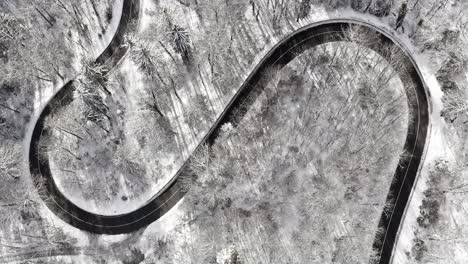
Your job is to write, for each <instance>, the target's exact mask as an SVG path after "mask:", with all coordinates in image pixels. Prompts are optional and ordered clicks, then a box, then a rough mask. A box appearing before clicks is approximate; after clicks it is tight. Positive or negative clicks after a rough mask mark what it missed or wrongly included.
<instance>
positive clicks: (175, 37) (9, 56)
mask: <svg viewBox="0 0 468 264" xmlns="http://www.w3.org/2000/svg"><path fill="white" fill-rule="evenodd" d="M148 1H149V2H151V3H152V4H153V6H154V8H153V9H149V10H146V12H145V14H146V15H148V16H149V17H150V18H151V19H150V21H151V22H150V25H149V26H148V27H146V29H144V30H143V31H142V32H139V33H135V34H129V35H128V36H127V37H126V45H128V46H129V47H130V50H129V53H128V55H127V57H126V58H125V60H124V61H123V62H122V64H123V65H129V66H128V67H127V68H132V69H134V70H131V71H130V70H128V69H123V70H115V71H113V72H112V73H111V74H110V75H109V76H107V77H105V78H103V73H102V70H103V69H101V68H99V66H97V65H94V64H93V63H92V61H93V60H94V58H95V57H96V56H97V54H93V51H92V46H93V45H94V43H95V42H96V41H97V40H99V38H101V37H102V34H103V32H104V31H105V30H107V27H108V24H109V23H110V20H111V19H112V16H113V15H112V9H111V8H110V5H111V4H112V1H108V0H87V1H82V2H81V1H80V3H78V2H74V1H65V0H41V1H29V0H28V1H16V0H6V1H2V2H1V3H0V71H1V72H2V74H1V75H0V109H1V110H0V180H1V181H2V185H1V186H0V216H1V219H2V220H3V221H2V222H4V223H5V224H4V225H2V229H1V230H2V232H1V238H2V242H1V244H0V248H1V249H2V251H1V252H2V254H3V253H5V254H7V253H13V252H20V251H21V250H37V251H41V250H44V248H45V249H54V248H59V249H63V248H70V245H72V244H73V243H74V242H75V240H74V239H75V238H72V237H71V236H69V235H68V234H66V233H64V231H63V230H62V229H61V227H56V226H54V225H53V224H52V223H51V222H50V221H49V220H47V219H45V218H44V217H43V213H42V212H41V209H42V208H43V206H42V204H43V202H42V201H41V200H40V199H39V197H38V191H39V192H40V191H41V190H42V187H41V186H40V185H41V184H38V185H39V186H34V184H33V183H32V181H31V180H30V178H29V174H28V172H27V167H28V166H27V164H25V162H23V139H24V136H25V133H26V127H27V124H28V123H29V121H30V119H31V118H32V116H33V115H34V114H35V113H34V111H35V108H37V104H38V102H39V101H41V100H43V97H44V96H46V94H48V93H50V90H51V89H52V88H53V87H54V86H57V85H59V84H60V83H61V82H63V81H64V80H67V79H69V78H74V76H75V75H76V74H78V73H81V75H80V76H79V77H78V78H77V82H76V83H77V85H76V86H75V90H74V91H73V95H72V96H73V98H74V101H73V103H71V104H69V105H67V106H65V107H64V108H63V111H59V112H56V113H54V115H52V116H50V118H49V119H48V128H49V129H51V130H52V131H54V133H53V136H54V137H53V138H51V139H50V140H45V141H44V142H42V145H43V152H44V154H45V155H48V157H49V158H50V160H51V161H52V167H53V168H54V170H55V171H54V173H57V175H59V176H60V177H62V178H64V179H66V180H67V181H68V182H67V183H66V185H64V186H65V188H66V189H67V190H73V191H76V192H79V191H81V192H82V196H83V197H84V198H85V199H96V200H99V201H112V199H119V200H124V199H132V198H136V197H131V194H133V195H138V194H139V193H136V192H135V191H134V190H148V189H150V187H151V184H153V183H154V182H156V181H158V180H160V181H161V182H162V180H161V178H160V177H161V175H165V174H170V173H171V172H172V171H174V170H176V169H177V166H178V165H180V164H181V163H182V162H183V160H184V159H185V158H186V157H187V156H188V155H189V154H190V152H191V150H193V149H194V146H195V145H196V142H198V141H199V139H200V138H201V137H202V136H203V134H204V132H205V131H207V130H208V129H209V127H210V126H211V124H212V122H213V120H214V119H215V118H216V116H217V114H218V113H219V112H220V111H221V110H222V109H223V107H224V105H225V104H226V102H228V101H229V99H230V97H231V96H232V94H233V93H234V92H235V90H236V89H237V88H238V87H239V86H240V85H241V84H242V81H243V80H244V79H245V75H246V74H248V73H249V72H250V71H251V70H252V69H253V67H254V66H255V62H256V61H257V60H258V58H257V57H256V56H257V55H258V54H264V52H265V47H271V46H272V45H273V44H274V43H275V42H276V40H278V39H281V37H283V36H284V35H285V34H287V33H289V32H291V31H292V30H293V29H296V28H298V27H299V26H298V24H296V23H302V24H307V23H308V22H307V21H309V19H310V17H311V14H313V13H314V12H318V10H319V9H320V8H324V9H325V10H327V11H330V12H331V13H332V12H334V11H335V10H348V11H349V10H354V11H355V12H356V13H357V14H365V15H370V16H372V17H377V18H379V19H382V21H384V22H385V23H388V25H389V26H390V27H392V28H394V29H395V30H396V31H397V32H399V33H401V34H404V35H405V36H407V37H409V38H410V40H411V42H412V44H413V45H414V52H417V53H419V54H422V55H425V56H428V57H430V58H431V63H430V64H431V65H430V68H431V70H432V71H433V72H434V73H435V75H436V79H437V81H438V83H439V84H440V86H441V88H442V91H443V93H444V94H443V98H442V102H443V107H444V109H443V111H442V112H441V114H442V117H443V118H444V120H445V122H446V123H447V125H448V126H449V127H452V128H453V131H452V132H450V133H453V134H450V137H451V144H452V145H455V146H458V147H455V149H454V151H455V152H457V153H467V152H466V138H467V135H468V134H467V125H466V124H467V122H466V121H467V120H468V117H467V109H468V103H467V92H466V87H467V84H466V77H465V74H466V63H467V55H468V54H467V51H466V49H464V47H465V44H466V43H467V39H466V38H467V34H466V33H467V32H466V23H467V22H468V20H467V16H466V15H465V13H466V12H468V6H467V3H464V2H463V1H458V0H443V1H439V0H429V1H419V0H409V1H400V0H391V1H386V0H370V1H366V0H364V1H360V0H349V1H342V0H330V1H327V0H323V1H322V0H302V1H292V0H290V1H288V0H258V1H256V0H255V1H247V0H245V1H234V2H229V1H208V0H206V1H205V0H179V1H156V0H148ZM192 16H193V17H196V19H195V18H194V19H187V18H188V17H192ZM100 35H101V37H100ZM214 40H215V41H214ZM345 47H348V48H345ZM51 51H54V52H51ZM335 52H336V54H340V55H342V56H336V54H334V53H335ZM353 52H354V53H353ZM361 52H362V53H364V52H363V51H362V48H360V47H359V46H356V45H350V44H343V43H341V44H337V45H324V47H322V48H320V49H316V50H313V51H309V52H308V53H307V54H303V55H301V56H300V57H298V58H297V59H296V60H295V61H294V62H293V63H292V64H291V65H288V66H287V67H286V68H285V69H284V70H283V71H282V72H280V73H275V72H272V73H271V75H272V77H271V78H272V81H271V82H270V84H268V86H267V87H266V89H265V92H264V93H263V94H262V95H261V96H260V97H259V98H258V99H257V101H258V102H256V104H255V106H254V108H253V109H252V111H251V112H249V113H248V114H247V116H246V118H245V120H243V121H242V122H241V123H240V124H239V125H238V126H232V127H230V126H226V127H225V130H224V132H223V134H222V135H221V138H220V139H219V140H218V142H217V143H216V144H215V146H214V147H213V148H212V149H206V153H199V154H198V156H199V160H198V161H199V163H198V166H197V167H196V168H194V169H195V170H196V171H197V172H198V175H199V177H198V178H196V179H187V184H190V186H192V188H191V191H190V193H189V195H188V196H187V199H186V202H185V203H184V206H183V208H184V210H186V211H187V215H186V218H185V219H183V221H182V222H181V224H180V228H179V229H178V230H179V231H180V233H178V234H175V235H173V236H172V237H169V238H167V239H161V240H158V239H157V240H154V241H153V242H151V245H152V247H153V248H154V250H153V252H152V253H150V254H148V253H145V254H143V253H142V252H141V251H139V250H137V249H134V250H130V249H127V250H122V252H121V254H126V257H125V259H124V260H125V262H123V263H140V262H141V261H142V260H143V259H144V258H145V255H146V256H148V257H147V261H148V263H151V261H152V262H155V263H159V262H162V263H164V262H163V261H167V262H169V263H171V262H173V263H203V262H208V263H210V261H211V262H213V263H231V264H232V263H257V262H258V259H261V261H263V262H264V263H304V262H305V261H304V260H308V261H310V260H311V259H314V261H315V263H333V262H335V263H346V262H347V260H349V259H352V260H353V261H354V262H356V263H365V262H367V260H368V258H369V256H371V255H372V252H370V244H371V241H372V239H373V235H374V234H375V232H376V230H375V228H376V227H377V224H376V223H377V218H378V216H379V214H380V212H381V210H382V208H384V206H385V205H384V204H383V201H384V196H383V195H382V193H386V190H387V189H386V187H385V186H388V182H386V181H388V180H389V179H390V178H391V176H392V173H393V169H394V167H395V166H393V165H392V163H391V162H389V160H392V162H394V160H395V159H397V158H398V155H395V153H399V154H400V152H399V151H400V150H401V149H402V148H401V147H398V145H397V144H394V143H389V142H393V140H395V138H398V135H401V133H397V132H398V131H399V130H398V129H402V130H404V128H405V125H406V120H407V119H406V116H405V114H404V111H403V112H402V109H403V108H404V107H401V106H402V102H404V101H405V100H404V98H400V97H395V98H394V99H395V100H389V98H393V97H392V96H394V94H392V93H390V92H388V91H390V90H392V89H396V88H395V87H397V86H398V85H397V84H396V83H398V81H395V80H393V79H395V76H392V75H391V67H389V68H388V70H389V71H388V72H387V71H386V70H385V67H383V68H381V67H382V66H381V65H386V64H385V63H386V62H385V61H379V59H378V58H379V56H377V55H374V56H369V58H366V57H359V56H357V57H356V58H358V59H356V60H355V61H354V60H352V59H351V58H355V57H354V56H352V55H356V53H357V54H360V53H361ZM332 54H334V55H332ZM358 62H359V63H358ZM356 64H359V65H362V68H356V67H354V65H356ZM343 65H348V67H347V68H348V69H349V68H351V69H353V71H355V72H347V73H343V72H346V71H345V70H344V69H347V68H346V66H343ZM349 65H353V67H349ZM375 65H380V66H375ZM374 66H375V67H374ZM311 67H314V68H311ZM369 67H370V69H371V70H369ZM135 69H136V73H135ZM340 72H341V74H337V73H340ZM382 72H384V74H382V75H380V74H378V73H382ZM359 73H360V74H359ZM374 73H376V74H374ZM348 75H349V76H348ZM351 75H353V76H354V77H355V78H353V77H351ZM358 76H359V77H358ZM369 76H370V77H376V76H381V77H385V76H387V77H389V78H380V77H379V78H377V79H372V78H371V79H369ZM136 78H137V79H139V80H140V81H139V82H138V83H141V84H142V85H136V83H137V82H136V81H135V80H136ZM392 78H393V79H392ZM392 80H393V81H392ZM390 84H392V85H390ZM390 86H391V87H390ZM314 88H315V89H314ZM377 88H381V89H377ZM292 89H294V91H297V94H303V95H304V96H297V97H294V96H285V95H287V94H288V93H289V92H290V91H291V90H292ZM348 100H349V102H352V104H350V105H349V106H347V108H346V107H342V106H343V105H344V104H342V103H340V102H345V101H346V102H348ZM312 101H313V102H314V103H310V102H312ZM329 102H334V103H333V104H329ZM335 104H336V105H335ZM403 105H404V104H403ZM298 106H299V107H298ZM336 111H339V112H340V113H345V112H346V113H349V115H350V116H352V118H350V119H348V120H347V121H343V120H341V119H340V116H338V115H334V113H336ZM288 117H289V118H288ZM373 121H374V122H375V121H380V122H377V123H378V124H374V123H373ZM259 122H261V124H262V126H258V123H259ZM363 124H364V125H363ZM357 128H359V129H361V130H359V129H357ZM392 128H393V129H392ZM397 128H398V129H397ZM317 136H318V137H319V138H320V139H321V140H314V141H311V139H314V138H315V137H317ZM336 139H340V140H336ZM369 139H372V140H369ZM457 140H458V141H457ZM344 142H352V143H353V144H348V145H346V146H345V144H344ZM460 142H461V143H460ZM362 143H365V144H362ZM354 144H355V145H354ZM358 146H360V147H358ZM361 147H362V148H361ZM325 149H327V151H325ZM376 149H379V150H380V151H376ZM370 151H372V153H379V154H380V155H375V156H372V159H365V158H364V157H365V154H366V153H368V152H370ZM240 153H242V155H241V156H239V155H240ZM401 155H403V156H404V155H405V153H404V152H403V153H401ZM162 156H164V157H167V160H164V161H162V159H161V157H162ZM96 157H98V158H96ZM245 157H251V158H249V159H246V158H245ZM349 157H352V159H350V158H349ZM466 158H467V157H466V155H464V154H460V155H458V156H457V158H456V160H455V162H453V161H451V162H448V161H438V162H436V163H435V164H434V165H433V169H431V170H430V173H429V176H428V177H426V178H427V179H428V190H427V192H425V193H424V199H423V202H422V204H421V214H420V218H418V220H417V223H418V228H417V229H416V230H415V238H414V241H413V247H412V248H411V249H408V253H407V255H408V261H409V262H419V263H427V262H430V261H433V262H435V263H445V262H444V260H447V259H450V256H451V254H459V252H461V251H463V250H464V249H463V248H464V245H465V244H466V237H467V236H468V233H467V231H466V230H465V229H466V228H464V226H463V225H462V223H461V222H460V221H461V220H460V219H464V218H465V219H466V217H467V216H466V214H463V213H457V212H462V211H463V210H466V209H467V206H466V203H464V197H465V195H466V191H465V186H466V185H465V183H464V182H463V178H464V177H466V165H465V164H466ZM325 160H333V162H332V163H329V162H325ZM159 161H161V162H159ZM389 164H390V165H392V166H390V165H389ZM387 166H388V169H387ZM82 168H87V170H86V173H82V176H83V175H87V176H89V175H100V176H102V177H87V178H85V180H83V177H82V176H81V177H78V176H76V174H80V169H82ZM116 175H118V177H116ZM331 175H332V176H331ZM376 175H380V176H376ZM448 175H450V177H451V178H452V179H453V180H451V181H446V180H445V179H446V178H447V177H448ZM372 176H373V177H372ZM122 179H123V180H124V182H125V183H124V184H122ZM359 185H366V186H369V187H368V188H367V189H366V188H365V189H360V188H359V187H358V186H359ZM123 186H125V188H126V190H127V191H126V192H125V195H123V194H122V193H123V192H122V191H121V189H122V188H123ZM283 187H284V188H283ZM372 187H374V188H375V189H372ZM330 188H333V192H326V191H325V190H329V189H330ZM213 190H217V191H216V192H214V191H213ZM298 190H300V191H298ZM247 194H250V195H247ZM373 195H375V196H379V197H380V198H379V199H381V200H380V202H375V203H370V202H369V199H370V198H371V197H374V196H373ZM273 198H275V199H273ZM340 199H341V200H340ZM265 201H269V202H265ZM323 201H327V202H326V203H323ZM317 204H321V205H322V206H321V207H319V208H317ZM353 210H358V212H360V215H365V216H366V217H368V219H366V220H362V219H356V218H355V217H356V215H354V211H353ZM325 212H326V213H325ZM317 215H321V216H323V217H316V216H317ZM337 215H339V216H340V217H339V218H338V219H340V220H341V221H342V222H341V223H337V222H336V221H338V220H337V217H336V216H337ZM330 219H331V220H330ZM314 221H315V222H314ZM361 221H362V222H361ZM19 223H21V224H19ZM445 223H449V224H445ZM297 226H300V227H304V229H303V230H301V232H298V231H297ZM320 228H323V229H320ZM18 230H22V231H21V232H17V231H18ZM362 233H365V234H367V235H366V236H365V237H362V236H361V234H362ZM187 234H192V236H191V238H190V239H189V238H187ZM356 234H359V235H356ZM432 234H437V235H432ZM140 235H141V234H140ZM90 237H92V236H91V235H90ZM317 238H320V239H317ZM213 240H215V241H216V242H217V243H216V245H213V243H212V241H213ZM89 241H94V240H93V239H92V238H90V239H89ZM272 241H284V244H280V243H274V242H272ZM448 241H449V242H448ZM44 242H47V243H44ZM262 244H264V245H268V246H264V247H260V246H259V245H262ZM310 248H314V250H313V251H310V250H309V249H310ZM247 249H249V250H247ZM305 252H308V253H307V254H305ZM356 252H359V254H357V253H356ZM435 252H437V254H436V253H435ZM53 254H54V252H52V251H51V255H53ZM113 254H116V256H117V257H116V259H118V258H119V257H118V255H119V252H118V250H115V251H114V252H113ZM132 261H134V262H132ZM138 261H140V262H138ZM456 263H458V262H456Z"/></svg>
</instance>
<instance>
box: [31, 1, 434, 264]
mask: <svg viewBox="0 0 468 264" xmlns="http://www.w3.org/2000/svg"><path fill="white" fill-rule="evenodd" d="M139 8H140V3H139V0H125V1H124V10H123V11H124V12H123V14H122V19H121V21H120V24H119V27H118V29H117V33H116V36H115V37H114V39H113V40H112V41H111V43H110V45H109V46H108V48H106V50H105V51H104V52H103V53H102V54H101V55H100V56H99V57H98V58H97V60H96V63H99V64H102V65H106V66H107V67H108V68H109V69H111V68H112V67H114V66H115V65H116V64H117V63H118V62H119V61H120V60H121V58H122V57H123V56H124V55H125V53H126V51H127V50H126V48H124V47H123V46H122V45H121V44H123V36H124V35H125V33H126V32H128V30H129V25H130V23H132V22H133V21H136V20H137V19H138V15H139V12H140V10H139ZM351 25H354V26H358V27H364V28H369V29H371V30H372V31H375V34H376V35H377V36H378V38H379V40H380V41H379V42H378V43H374V44H371V45H369V46H368V47H369V48H371V49H373V50H374V51H376V52H377V53H380V54H382V49H381V45H382V44H393V45H397V46H399V47H400V49H399V51H398V52H400V53H401V55H403V58H404V60H405V63H404V66H403V67H401V68H399V69H396V70H397V71H398V72H399V74H400V77H401V80H402V83H403V84H404V86H405V90H406V91H407V95H408V106H409V111H410V113H411V115H410V117H412V119H413V120H412V121H411V122H410V123H409V124H410V125H409V127H408V133H407V136H406V142H405V149H406V150H408V151H409V152H410V153H411V157H410V158H409V159H405V160H401V161H400V164H401V166H399V167H398V168H397V169H396V171H395V174H394V178H395V179H394V181H393V183H392V185H391V186H390V190H389V195H388V198H387V199H388V200H392V199H393V200H394V201H395V206H394V209H393V211H392V213H391V214H384V213H383V214H382V216H381V220H380V223H379V226H380V227H383V228H385V230H386V232H385V235H384V237H378V238H376V240H375V243H374V248H375V249H377V250H378V252H380V256H381V257H380V262H379V263H380V264H383V263H389V261H390V259H391V256H392V251H393V246H394V243H395V240H396V237H397V234H398V229H399V225H400V222H401V219H402V217H403V215H404V212H405V208H406V204H407V202H408V198H409V196H410V194H411V190H412V188H413V185H414V182H415V179H416V176H417V174H418V171H419V167H420V163H421V158H422V157H423V155H424V151H425V143H426V138H427V134H428V129H429V127H430V123H429V111H430V109H429V107H430V106H429V104H428V102H429V98H430V95H429V93H428V90H427V89H426V87H425V84H424V82H423V80H422V77H421V73H420V71H419V69H418V67H417V65H416V64H415V62H414V59H413V58H412V56H411V54H410V53H409V51H408V49H406V48H405V46H404V45H403V44H402V43H400V42H399V41H398V39H397V38H396V37H394V36H393V35H392V34H391V33H389V32H385V31H383V30H382V29H380V28H377V27H375V26H373V25H372V24H369V23H367V22H364V21H358V20H351V19H339V20H328V21H323V22H319V23H313V24H311V25H308V26H306V27H303V28H301V29H299V30H297V31H295V32H293V33H292V34H290V35H288V36H287V37H285V38H284V39H283V40H281V41H280V42H279V43H278V44H277V45H275V46H274V47H273V48H272V49H271V50H270V51H269V52H268V53H267V54H266V56H265V57H264V58H263V59H262V60H261V61H260V63H259V64H258V65H257V66H256V67H255V69H254V70H253V71H252V73H251V74H250V75H249V77H248V78H247V79H246V81H245V82H244V83H243V85H242V86H241V87H240V88H239V90H238V91H237V93H236V94H235V96H234V97H233V98H232V100H231V101H230V102H229V104H228V106H227V107H226V108H225V109H224V111H223V112H222V114H221V115H220V116H219V117H218V119H217V120H216V122H215V124H214V125H213V126H212V128H211V129H210V130H209V132H208V133H207V134H206V135H205V137H204V138H203V140H202V141H201V142H200V144H199V145H198V147H197V148H196V149H195V151H194V153H196V152H197V151H198V150H199V148H200V147H201V146H202V145H204V144H208V145H212V144H213V143H214V142H215V140H216V138H217V136H218V134H219V131H220V128H221V126H222V125H223V124H225V123H228V122H230V123H232V124H233V125H234V126H235V125H237V124H238V121H239V120H240V119H241V118H242V116H239V113H245V112H247V110H248V109H249V107H250V106H251V104H252V103H253V101H254V100H255V98H256V96H257V95H258V94H260V92H261V91H262V90H263V88H264V87H265V84H266V83H267V82H268V77H266V76H268V75H267V74H265V73H268V72H271V70H280V69H281V68H282V67H284V66H285V65H286V64H288V63H289V62H290V61H291V60H292V59H294V58H295V57H296V56H297V55H298V54H301V53H302V52H304V51H305V50H308V49H310V48H313V47H315V46H317V45H320V44H324V43H327V42H334V41H340V40H343V33H344V32H345V31H346V30H347V29H348V28H349V27H350V26H351ZM382 55H384V54H382ZM72 90H73V85H72V82H69V83H67V84H66V85H65V86H64V87H63V88H62V89H61V90H60V91H59V92H58V93H57V94H56V95H55V96H54V97H53V98H52V99H51V101H50V102H49V104H48V105H47V106H46V107H45V108H44V110H43V111H42V113H41V114H40V116H39V118H38V120H37V123H36V125H35V127H34V131H33V134H32V137H31V144H30V151H29V163H30V172H31V175H32V177H33V179H35V180H38V179H41V178H43V179H45V181H46V189H47V192H45V193H43V194H42V195H41V197H42V198H43V200H44V201H45V203H46V205H47V206H48V208H49V209H50V210H51V211H52V212H54V213H55V214H56V215H57V216H59V217H60V218H61V219H62V220H64V221H65V222H67V223H69V224H70V225H72V226H74V227H77V228H79V229H82V230H85V231H89V232H93V233H98V234H122V233H130V232H134V231H136V230H138V229H140V228H142V227H145V226H147V225H149V224H150V223H152V222H153V221H155V220H157V219H158V218H160V217H161V216H163V215H164V214H165V213H166V212H168V211H169V210H170V209H171V208H172V207H173V206H174V205H175V204H176V203H177V202H178V201H179V200H180V199H181V198H182V197H183V196H184V194H185V193H186V190H184V189H183V188H182V184H181V182H180V179H181V177H185V176H190V175H191V174H192V172H191V171H190V169H189V167H190V166H189V165H190V162H191V158H189V159H188V160H187V161H186V162H185V163H184V164H183V166H182V167H181V168H180V169H179V170H178V171H177V173H176V174H175V175H174V177H173V178H172V180H171V181H170V182H169V183H168V184H167V185H166V186H165V187H164V188H163V189H162V190H161V191H159V192H158V193H157V194H155V195H154V196H153V197H152V198H151V199H150V200H149V201H148V202H146V203H145V204H144V205H143V206H141V207H140V208H138V209H136V210H134V211H133V212H130V213H126V214H120V215H110V216H106V215H99V214H94V213H91V212H88V211H86V210H84V209H82V208H80V207H78V206H77V205H75V204H74V203H73V202H71V201H70V200H68V199H67V198H66V197H65V195H64V194H62V193H61V192H60V191H59V189H58V187H57V185H56V184H55V182H54V179H53V176H52V173H51V170H50V166H49V161H48V159H47V155H40V148H39V142H40V140H41V138H42V137H47V136H49V135H50V131H47V129H46V128H45V126H44V120H45V118H46V117H47V116H48V115H49V114H50V113H52V112H53V111H57V110H60V106H61V105H65V104H67V103H69V102H70V101H71V100H73V99H72V96H71V94H72V93H71V91H72Z"/></svg>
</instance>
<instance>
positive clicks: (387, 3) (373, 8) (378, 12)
mask: <svg viewBox="0 0 468 264" xmlns="http://www.w3.org/2000/svg"><path fill="white" fill-rule="evenodd" d="M392 5H393V1H391V0H376V1H374V2H373V3H372V4H371V5H370V8H369V13H371V14H372V15H374V16H376V17H385V16H388V15H389V14H390V10H391V9H392Z"/></svg>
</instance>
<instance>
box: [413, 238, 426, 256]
mask: <svg viewBox="0 0 468 264" xmlns="http://www.w3.org/2000/svg"><path fill="white" fill-rule="evenodd" d="M413 243H414V244H413V247H412V248H411V253H412V254H413V257H414V259H415V260H417V261H421V259H422V258H423V256H424V253H426V252H427V246H426V244H425V243H424V241H423V240H421V239H419V238H414V239H413Z"/></svg>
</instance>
